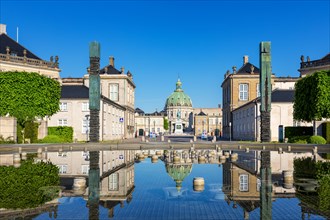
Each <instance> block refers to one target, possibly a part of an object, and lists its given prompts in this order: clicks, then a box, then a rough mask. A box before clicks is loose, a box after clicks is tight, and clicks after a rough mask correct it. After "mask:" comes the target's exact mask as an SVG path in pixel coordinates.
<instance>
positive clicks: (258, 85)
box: [257, 83, 261, 97]
mask: <svg viewBox="0 0 330 220" xmlns="http://www.w3.org/2000/svg"><path fill="white" fill-rule="evenodd" d="M260 95H261V93H260V84H259V83H258V84H257V97H260Z"/></svg>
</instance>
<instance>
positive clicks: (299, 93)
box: [293, 70, 330, 122]
mask: <svg viewBox="0 0 330 220" xmlns="http://www.w3.org/2000/svg"><path fill="white" fill-rule="evenodd" d="M293 108H294V111H293V118H294V119H295V120H302V121H307V122H311V121H313V120H321V119H322V118H330V70H328V71H319V72H315V73H313V74H311V75H308V76H306V77H304V78H302V79H300V80H298V81H297V83H296V85H295V95H294V104H293Z"/></svg>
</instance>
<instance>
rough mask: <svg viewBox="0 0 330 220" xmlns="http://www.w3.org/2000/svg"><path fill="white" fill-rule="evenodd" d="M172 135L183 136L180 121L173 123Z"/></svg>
mask: <svg viewBox="0 0 330 220" xmlns="http://www.w3.org/2000/svg"><path fill="white" fill-rule="evenodd" d="M174 134H183V125H182V121H181V120H178V121H176V122H175V129H174Z"/></svg>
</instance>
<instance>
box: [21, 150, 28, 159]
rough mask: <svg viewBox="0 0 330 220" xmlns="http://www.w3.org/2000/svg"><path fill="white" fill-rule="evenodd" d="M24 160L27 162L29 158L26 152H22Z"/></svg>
mask: <svg viewBox="0 0 330 220" xmlns="http://www.w3.org/2000/svg"><path fill="white" fill-rule="evenodd" d="M21 155H22V160H26V158H27V155H26V152H22V154H21Z"/></svg>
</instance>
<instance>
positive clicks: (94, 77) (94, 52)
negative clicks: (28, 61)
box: [88, 41, 101, 219]
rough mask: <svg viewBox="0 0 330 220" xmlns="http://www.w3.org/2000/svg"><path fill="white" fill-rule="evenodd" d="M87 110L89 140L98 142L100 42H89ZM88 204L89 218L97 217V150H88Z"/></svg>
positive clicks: (98, 197) (98, 176)
mask: <svg viewBox="0 0 330 220" xmlns="http://www.w3.org/2000/svg"><path fill="white" fill-rule="evenodd" d="M89 60H90V67H89V68H90V71H89V111H90V133H89V140H90V142H92V143H95V142H99V132H100V123H99V121H100V117H99V115H100V114H99V113H100V99H101V94H100V74H99V69H100V44H99V43H98V42H95V41H94V42H91V43H90V44H89ZM88 188H89V191H88V205H89V219H99V200H100V168H99V152H98V151H90V162H89V174H88Z"/></svg>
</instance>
